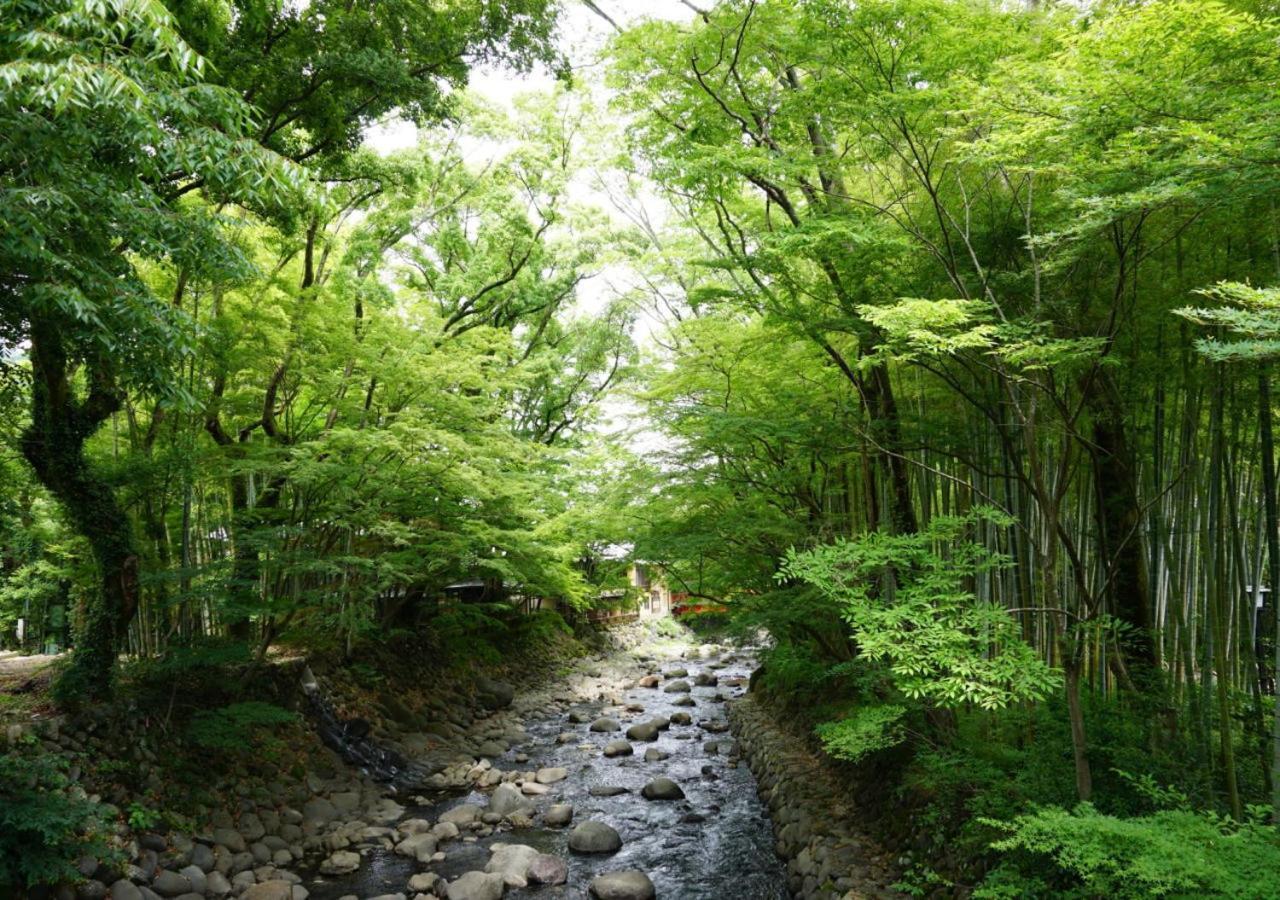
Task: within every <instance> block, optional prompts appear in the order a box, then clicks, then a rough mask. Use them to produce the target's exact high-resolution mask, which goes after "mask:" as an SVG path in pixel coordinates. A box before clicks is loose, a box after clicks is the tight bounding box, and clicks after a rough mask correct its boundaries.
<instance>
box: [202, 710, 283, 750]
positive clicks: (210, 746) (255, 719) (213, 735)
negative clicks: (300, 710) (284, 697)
mask: <svg viewBox="0 0 1280 900" xmlns="http://www.w3.org/2000/svg"><path fill="white" fill-rule="evenodd" d="M297 721H298V716H297V714H296V713H292V712H290V711H289V710H287V709H283V708H281V707H279V706H276V705H275V704H272V703H263V702H262V701H259V700H250V701H247V702H244V703H232V704H230V705H229V706H223V707H221V708H219V709H210V710H202V711H201V712H198V713H196V714H195V715H194V716H193V717H192V718H191V722H190V724H188V725H187V737H188V738H189V739H190V740H191V742H192V743H193V744H195V745H197V746H199V747H203V748H205V749H206V750H243V749H245V748H247V747H249V746H250V745H251V744H253V743H254V742H255V741H258V740H260V739H261V738H262V737H263V736H270V735H271V734H272V733H273V732H274V731H275V730H276V729H277V728H280V727H281V726H284V725H292V724H294V723H295V722H297Z"/></svg>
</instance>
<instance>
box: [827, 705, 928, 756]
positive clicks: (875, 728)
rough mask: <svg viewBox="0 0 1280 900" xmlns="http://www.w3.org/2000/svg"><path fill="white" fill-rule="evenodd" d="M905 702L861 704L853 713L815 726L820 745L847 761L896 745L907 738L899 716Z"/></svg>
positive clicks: (903, 713)
mask: <svg viewBox="0 0 1280 900" xmlns="http://www.w3.org/2000/svg"><path fill="white" fill-rule="evenodd" d="M906 714H907V709H906V707H905V706H898V705H896V704H883V705H878V706H863V707H861V708H859V709H857V710H856V711H854V712H853V714H851V715H848V716H845V717H844V718H843V719H837V720H835V721H834V722H823V723H822V724H820V725H818V726H817V727H816V728H814V729H813V730H814V733H815V734H816V735H817V736H818V739H819V740H820V741H822V749H824V750H826V751H827V753H829V754H831V755H832V756H834V757H836V758H837V759H843V760H846V761H848V762H857V761H858V760H860V759H862V758H863V757H864V756H867V755H869V754H871V753H875V752H876V751H878V750H887V749H888V748H890V747H896V746H897V745H898V744H901V743H902V742H903V740H905V739H906V733H905V731H904V730H903V727H902V719H903V717H904V716H905V715H906Z"/></svg>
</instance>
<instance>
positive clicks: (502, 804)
mask: <svg viewBox="0 0 1280 900" xmlns="http://www.w3.org/2000/svg"><path fill="white" fill-rule="evenodd" d="M532 808H533V804H532V802H530V801H529V800H528V799H526V798H525V796H524V794H523V793H521V792H520V789H519V788H518V787H516V786H515V785H514V784H510V783H508V784H500V785H498V786H497V787H496V788H494V790H493V796H491V797H490V798H489V812H491V813H496V814H498V815H500V816H509V815H511V814H512V813H514V812H522V811H525V810H529V809H532Z"/></svg>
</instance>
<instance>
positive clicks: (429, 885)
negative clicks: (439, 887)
mask: <svg viewBox="0 0 1280 900" xmlns="http://www.w3.org/2000/svg"><path fill="white" fill-rule="evenodd" d="M439 881H440V876H439V875H437V874H436V873H435V872H419V873H418V874H417V875H414V876H413V877H412V878H410V879H409V890H411V891H413V892H414V893H415V894H426V893H430V892H432V891H434V890H435V887H436V884H437V883H438V882H439Z"/></svg>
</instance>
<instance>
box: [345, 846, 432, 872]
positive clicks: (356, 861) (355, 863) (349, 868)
mask: <svg viewBox="0 0 1280 900" xmlns="http://www.w3.org/2000/svg"><path fill="white" fill-rule="evenodd" d="M433 849H434V847H433ZM397 852H398V851H397ZM404 855H405V856H412V855H413V854H411V853H406V854H404ZM358 868H360V854H359V853H355V852H354V851H351V850H339V851H337V852H336V853H332V854H330V855H329V858H328V859H326V860H325V861H324V862H322V863H320V874H321V875H349V874H351V873H352V872H354V871H355V870H356V869H358Z"/></svg>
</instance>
